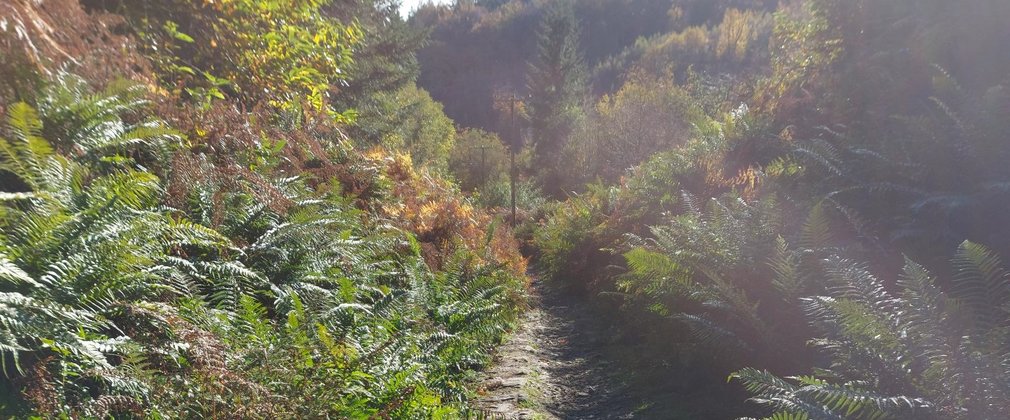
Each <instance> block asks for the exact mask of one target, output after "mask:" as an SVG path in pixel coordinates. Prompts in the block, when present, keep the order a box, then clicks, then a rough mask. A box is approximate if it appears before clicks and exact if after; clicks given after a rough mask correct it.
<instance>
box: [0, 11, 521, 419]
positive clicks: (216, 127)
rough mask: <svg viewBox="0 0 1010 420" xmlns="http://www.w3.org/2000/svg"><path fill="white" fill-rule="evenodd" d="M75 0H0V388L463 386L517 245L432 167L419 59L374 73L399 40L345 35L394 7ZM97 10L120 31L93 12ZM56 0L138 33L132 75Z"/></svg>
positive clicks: (314, 405) (349, 410) (501, 313)
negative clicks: (88, 46) (118, 69)
mask: <svg viewBox="0 0 1010 420" xmlns="http://www.w3.org/2000/svg"><path fill="white" fill-rule="evenodd" d="M83 3H84V4H83V5H78V4H77V3H76V2H52V3H49V2H43V3H38V2H15V3H14V5H13V6H6V5H5V6H3V7H4V8H5V10H4V11H5V13H9V14H5V15H4V16H3V19H5V20H4V21H5V22H6V23H5V24H4V26H3V28H4V32H3V40H4V44H3V45H4V50H3V55H4V57H5V60H6V57H10V58H11V60H15V59H17V60H19V61H16V62H17V63H20V65H21V66H22V67H18V68H17V69H16V70H17V71H18V72H20V73H19V74H26V75H29V76H30V77H19V78H13V79H7V80H6V82H5V83H7V85H5V90H4V96H3V98H2V99H3V100H2V102H0V104H2V106H0V109H2V113H3V118H4V121H5V124H4V129H3V130H2V133H3V134H2V136H0V171H2V175H0V176H2V180H3V181H2V182H3V188H2V190H3V192H2V193H0V264H2V269H0V368H2V370H3V374H4V376H3V379H2V380H0V389H2V392H0V393H2V395H3V397H2V398H0V413H3V414H2V415H3V416H5V417H6V416H30V415H35V414H38V415H42V416H46V417H48V416H54V417H71V418H81V417H85V418H106V417H116V418H135V417H152V418H199V417H209V418H218V417H222V416H227V417H242V418H292V417H336V418H369V417H378V418H439V417H459V416H462V415H463V413H465V412H466V411H467V410H469V408H468V405H467V401H468V399H469V397H470V395H471V394H472V391H471V390H470V388H469V385H468V384H469V381H471V378H472V376H473V374H474V373H473V372H474V371H476V370H479V369H481V368H482V367H483V366H484V365H486V364H487V363H488V362H489V361H490V360H491V359H490V357H491V354H492V352H493V350H494V348H495V346H496V345H497V344H498V343H499V342H500V341H501V340H502V338H503V337H504V335H505V334H506V332H507V330H508V329H509V328H510V327H511V326H512V325H513V323H514V321H515V320H516V318H517V315H518V314H519V312H520V310H521V309H522V308H523V307H524V305H525V287H526V283H527V281H526V277H525V276H526V269H525V266H526V261H525V259H524V258H523V257H522V256H521V255H520V254H519V252H518V248H517V243H516V242H515V240H514V239H512V236H511V233H510V229H509V227H508V226H507V225H505V224H503V223H501V222H500V221H498V220H496V218H495V216H493V215H492V214H490V213H488V212H487V211H485V210H483V209H482V208H481V207H479V206H477V204H476V203H475V202H473V200H471V199H469V198H467V197H465V196H464V195H463V194H461V193H460V191H459V188H458V187H456V186H455V185H454V184H453V183H451V182H449V181H446V180H444V179H442V178H441V176H442V174H444V173H445V172H446V170H447V163H448V160H449V154H450V153H449V151H450V149H451V148H452V141H453V139H454V138H455V129H454V127H453V123H452V122H451V121H450V120H448V119H447V118H446V117H445V116H444V115H442V113H441V109H440V107H439V106H438V105H437V104H436V103H434V102H432V101H431V100H430V98H428V96H427V94H426V93H424V92H423V91H422V90H420V89H418V88H416V87H415V86H413V84H412V83H411V82H410V80H411V79H412V77H413V76H410V75H409V72H411V71H413V72H416V67H415V68H414V69H413V70H411V68H409V67H408V68H402V69H400V70H402V71H404V72H406V73H407V75H406V76H405V77H403V78H402V80H400V79H398V78H395V77H391V76H388V74H386V76H388V77H386V78H385V79H383V78H382V77H379V76H377V75H376V74H377V73H380V71H379V70H378V69H379V68H381V67H382V66H390V67H395V66H396V65H397V64H396V63H391V61H395V60H388V59H386V58H385V57H382V56H375V55H368V54H363V58H362V57H358V58H356V57H355V56H354V51H356V50H357V49H359V46H360V45H362V43H364V42H366V40H367V39H368V37H367V35H368V34H373V35H374V36H376V37H377V38H378V37H380V36H379V35H378V34H379V33H381V34H382V35H383V36H385V37H386V38H383V39H385V40H386V42H390V43H395V42H397V41H396V36H394V35H392V34H390V33H389V32H384V31H386V30H387V29H390V28H393V29H403V28H405V26H404V25H403V23H402V21H400V24H399V25H400V26H395V25H392V24H388V23H387V24H384V25H378V24H377V22H378V21H379V19H376V18H375V16H376V15H377V14H380V13H383V12H382V11H383V10H385V12H384V13H385V14H383V16H384V19H385V18H388V17H390V16H394V17H395V16H397V15H396V14H395V10H394V9H389V8H388V7H387V8H385V9H383V8H381V7H385V6H381V5H375V4H372V3H371V2H362V4H361V5H356V7H357V8H353V9H352V8H350V5H348V7H347V8H344V7H338V6H340V5H338V4H337V3H338V2H327V1H318V2H254V1H247V2H208V3H206V4H202V3H199V2H118V1H117V2H100V1H99V2H83ZM61 8H62V10H60V9H61ZM85 8H86V9H87V10H90V11H91V12H92V13H93V14H88V13H87V12H86V11H85ZM103 10H104V11H108V12H111V13H115V14H119V15H121V17H120V18H119V20H118V21H117V22H118V25H121V26H119V27H118V28H117V29H116V31H117V33H118V34H119V35H117V36H112V35H111V33H108V32H103V31H104V30H106V29H103V26H102V25H101V24H99V23H93V22H92V21H91V19H110V20H112V19H113V17H112V16H114V15H106V14H103V13H105V12H102V11H103ZM391 10H392V11H391ZM355 11H357V12H360V15H354V14H353V13H354V12H355ZM61 12H62V13H61ZM338 12H341V13H352V14H351V15H345V14H341V13H338ZM366 12H367V13H366ZM52 16H70V17H73V18H74V19H78V20H80V22H78V23H79V24H80V27H78V28H75V30H78V31H81V32H83V33H89V34H90V35H91V36H94V37H95V38H93V42H96V43H100V42H101V41H100V39H106V40H108V41H109V42H112V40H122V39H129V40H131V41H130V42H133V43H135V44H133V45H136V46H137V48H136V49H135V50H133V51H132V52H130V51H127V53H128V54H127V55H128V57H129V59H130V60H132V61H131V62H138V63H143V66H136V67H131V69H133V70H134V71H136V72H138V73H140V74H139V75H137V74H126V75H127V76H133V77H134V78H135V79H138V80H139V81H140V82H132V81H127V80H124V79H120V78H116V77H114V75H108V77H109V78H104V76H102V74H103V72H101V71H98V70H96V68H106V69H108V68H114V67H115V66H117V65H121V64H123V63H121V62H116V61H115V60H116V59H118V58H119V56H111V57H107V58H110V60H112V61H113V62H112V63H100V62H97V63H96V62H94V61H91V60H79V61H77V60H75V61H70V60H69V59H70V57H68V56H66V55H64V54H61V51H62V49H63V48H71V47H79V46H77V45H76V44H61V42H62V41H61V40H62V38H64V37H63V36H60V37H57V38H53V37H51V36H50V34H51V33H52V32H50V31H52V30H59V29H58V28H57V27H56V26H54V25H62V24H65V23H66V22H61V21H59V20H52V19H50V20H46V19H47V18H51V17H52ZM397 19H398V17H397ZM390 30H392V29H390ZM403 33H410V34H413V32H403ZM415 35H416V34H415ZM103 37H104V38H103ZM124 37H125V38H124ZM69 42H75V40H71V41H69ZM418 44H419V41H416V40H415V39H413V38H410V39H406V38H405V39H403V44H402V45H403V48H404V49H405V51H407V53H408V54H412V50H411V48H415V47H416V45H418ZM40 47H44V48H40ZM364 50H366V51H367V50H368V49H367V48H364ZM97 51H101V50H100V49H96V50H95V52H97ZM373 53H374V52H373ZM19 57H20V58H19ZM369 59H372V60H376V61H375V62H372V63H366V62H363V61H361V60H369ZM380 59H386V60H385V61H378V60H380ZM126 65H129V62H128V63H126ZM102 66H105V67H102ZM75 73H76V74H79V75H81V76H78V75H76V74H75ZM371 76H374V77H371ZM370 77H371V78H370ZM369 83H371V84H369ZM364 85H367V87H366V86H364ZM345 89H346V90H348V91H349V92H348V93H347V94H346V95H344V94H343V91H344V90H345ZM360 104H372V105H371V106H372V107H373V108H368V109H362V110H360V111H355V110H353V109H351V108H349V106H357V105H360ZM383 104H389V105H383ZM376 106H379V107H382V106H387V107H392V108H394V109H396V110H397V111H398V112H385V110H384V109H382V108H379V111H374V109H375V108H374V107H376ZM418 106H420V108H418ZM355 121H361V123H360V124H358V125H354V126H350V127H353V128H348V127H349V126H348V124H355ZM347 133H355V134H361V137H360V138H358V139H351V138H349V137H348V134H347ZM362 133H364V134H362ZM356 145H357V146H359V147H360V149H356V148H355V146H356ZM361 150H367V153H363V152H362V151H361Z"/></svg>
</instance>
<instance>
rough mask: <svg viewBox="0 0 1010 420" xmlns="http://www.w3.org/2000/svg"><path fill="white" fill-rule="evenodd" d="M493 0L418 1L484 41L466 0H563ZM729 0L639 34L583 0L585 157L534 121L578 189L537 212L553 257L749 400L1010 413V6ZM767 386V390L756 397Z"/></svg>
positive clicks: (506, 23)
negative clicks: (1009, 215) (627, 36)
mask: <svg viewBox="0 0 1010 420" xmlns="http://www.w3.org/2000/svg"><path fill="white" fill-rule="evenodd" d="M474 3H475V4H474V5H470V6H468V7H467V8H461V7H455V8H452V7H448V8H442V9H438V10H440V13H442V15H441V16H440V17H439V19H437V20H433V19H432V16H433V14H434V13H435V10H436V8H430V10H428V11H422V13H419V14H418V15H417V16H416V17H415V19H417V21H418V22H423V23H424V24H426V25H432V24H434V25H435V27H436V30H435V32H434V33H433V37H435V38H436V39H440V40H443V42H446V43H450V44H451V43H454V42H458V44H456V45H460V46H461V47H463V48H471V47H470V45H472V44H471V42H472V39H470V40H467V39H464V38H463V36H462V35H457V34H458V32H457V33H452V32H448V30H449V29H451V28H457V29H458V28H459V24H458V23H457V22H456V21H455V20H453V19H454V18H460V17H462V16H470V17H474V16H476V19H480V20H481V21H482V22H483V21H487V20H490V17H491V16H498V15H503V16H512V18H510V19H511V20H509V19H504V20H502V19H498V20H493V22H494V23H495V25H498V26H496V27H495V29H494V30H495V31H497V33H500V34H503V35H504V34H510V33H512V32H513V31H523V30H527V29H528V28H530V26H529V25H528V24H527V23H524V22H525V20H520V19H519V18H518V17H517V16H528V15H526V14H523V13H527V14H532V15H536V16H540V20H541V21H542V22H547V21H549V20H550V19H553V17H552V16H553V14H552V13H554V12H552V11H553V10H556V9H555V8H552V6H551V4H552V3H555V2H519V1H513V2H505V5H498V4H493V5H492V4H487V3H486V2H474ZM561 3H564V2H561ZM618 3H622V2H617V1H615V2H612V4H611V5H610V6H609V7H612V8H613V10H614V16H616V15H618V14H619V13H618V12H617V11H616V10H617V9H618V8H619V7H622V6H618ZM632 3H635V6H633V7H632V8H634V7H643V8H647V7H650V5H652V6H654V4H653V3H652V2H647V1H642V2H632ZM705 3H706V4H705V5H704V6H702V5H701V4H700V3H699V2H692V1H672V2H666V3H665V4H664V6H665V7H666V15H667V18H668V20H667V22H664V23H658V24H657V23H654V22H653V21H652V20H651V18H652V16H650V17H643V18H641V20H640V22H641V23H642V32H640V33H638V34H637V35H635V37H637V40H635V41H633V42H632V41H631V40H628V41H625V42H623V43H622V45H623V46H622V47H621V48H620V49H617V50H614V49H611V46H612V44H607V43H601V42H599V41H598V40H594V39H593V37H591V36H588V35H586V33H588V32H598V31H606V30H608V29H602V28H610V26H609V23H610V20H608V19H607V18H603V17H600V16H599V15H593V14H591V13H589V12H588V10H591V9H592V8H593V7H596V6H599V5H600V4H602V3H597V2H594V3H593V5H576V6H575V7H574V12H573V14H574V15H575V16H577V17H578V21H579V24H580V27H579V29H578V31H579V33H580V34H581V35H580V36H579V37H578V42H579V46H578V50H579V51H581V54H582V57H583V58H584V64H585V66H586V68H587V69H589V71H590V73H589V74H590V75H591V77H590V78H589V84H590V85H589V86H590V89H589V90H588V91H589V92H591V93H589V94H587V95H586V96H585V97H583V99H582V100H583V101H584V103H585V105H584V106H583V108H582V109H581V110H579V113H580V114H578V117H576V118H571V119H569V121H572V123H571V124H570V127H572V128H571V129H570V130H569V131H568V132H567V135H562V136H560V137H561V142H562V143H563V144H564V146H563V147H564V149H563V150H564V151H563V158H561V162H563V164H562V165H561V167H545V166H546V165H544V164H543V163H542V162H545V161H551V160H550V158H549V156H546V154H548V153H546V152H543V151H541V150H539V148H538V147H537V145H538V142H540V141H542V140H540V139H541V137H538V136H548V137H552V136H553V137H557V136H558V135H557V134H556V133H554V132H552V131H551V130H549V129H547V128H545V127H544V126H543V124H540V125H538V124H537V122H538V118H546V116H545V115H543V114H538V113H537V112H534V113H533V114H532V115H531V116H530V118H529V122H528V124H529V127H530V135H529V137H528V138H527V141H530V142H533V143H534V147H532V148H531V149H530V150H529V152H528V153H530V154H532V155H533V158H532V159H531V160H530V161H529V162H528V163H526V166H524V168H523V174H522V177H523V178H525V179H531V180H538V181H540V182H541V183H542V184H544V187H545V189H546V190H547V191H553V192H554V195H555V196H557V195H558V194H561V195H562V196H563V199H562V200H560V201H558V202H549V203H547V204H546V205H544V206H543V207H542V210H541V211H542V214H543V215H544V216H543V217H542V218H541V220H540V221H539V222H536V223H532V222H531V223H529V225H532V226H533V227H531V228H525V229H529V230H531V231H532V232H533V234H532V236H529V237H528V238H529V239H530V240H531V244H532V246H533V249H534V257H535V259H536V260H535V262H536V267H537V269H538V272H539V273H540V274H541V275H543V276H544V277H546V278H548V279H550V280H552V281H553V283H554V284H555V285H557V286H559V287H565V288H567V290H568V291H569V293H584V294H586V295H587V296H588V299H589V300H590V301H591V302H595V303H597V304H598V305H599V306H600V307H601V308H602V309H601V310H602V311H605V312H606V311H614V312H617V315H620V318H618V319H619V320H618V321H616V322H626V323H628V324H629V325H627V326H625V328H627V329H631V330H636V331H641V332H642V333H641V334H638V335H636V336H635V337H646V339H648V340H651V341H653V342H654V346H655V347H656V349H657V350H656V352H655V355H656V357H657V360H655V361H654V366H655V367H656V368H657V369H663V367H662V366H664V364H667V363H671V362H670V360H671V359H673V360H679V362H674V364H676V365H677V367H676V368H674V369H672V370H671V372H675V373H671V374H676V375H688V376H690V377H694V378H697V377H711V378H712V380H711V381H710V382H706V381H703V380H702V381H699V382H697V384H696V387H698V388H701V389H703V390H702V391H700V392H699V394H705V397H704V398H714V399H716V400H720V401H722V403H725V404H728V405H733V404H736V407H738V408H737V410H736V411H735V413H737V414H738V415H746V414H747V413H752V414H758V415H766V416H770V418H778V419H808V418H997V417H999V416H1000V415H1001V414H998V413H997V411H995V410H1000V409H1001V408H1002V407H1006V405H1007V403H1006V400H1007V398H1008V395H1010V392H1008V391H1010V389H1008V382H1007V371H1006V360H1007V357H1008V354H1010V344H1008V343H1007V342H1006V337H1005V331H1004V330H1005V328H1006V325H1005V323H1004V321H1003V318H1004V317H1005V316H1006V312H1005V309H1006V308H1005V304H1004V300H1005V299H1004V298H1002V297H1000V296H1004V294H1005V293H1006V287H1007V286H1006V285H1007V281H1008V278H1007V274H1006V272H1005V271H1004V269H1003V265H1002V263H1001V262H1000V260H1001V259H1004V260H1005V258H1006V256H1007V253H1008V252H1010V247H1008V243H1007V241H1006V238H1007V237H1008V235H1007V234H1008V233H1010V232H1008V229H1007V227H1008V226H1010V224H1008V223H1007V221H1006V218H1005V215H1004V213H1005V212H1004V211H1002V210H1001V209H1003V208H1005V207H1006V205H1007V203H1008V202H1010V201H1008V198H1010V197H1008V196H1007V194H1006V192H1007V189H1006V188H1005V185H1006V182H1007V181H1008V177H1007V174H1006V173H1005V172H1006V171H1005V169H1006V165H1004V164H1003V162H1005V161H1006V158H1007V156H1006V154H1007V153H1010V148H1008V147H1007V142H1006V137H1007V133H1008V132H1010V131H1008V129H1010V127H1008V126H1007V124H1006V122H1007V121H1010V119H1008V117H1010V113H1008V110H1010V108H1008V107H1007V104H1008V102H1007V95H1006V93H1005V90H1006V83H1007V75H1008V74H1010V62H1008V61H1007V60H1006V57H1005V55H999V54H996V53H995V52H996V51H999V50H1000V47H999V43H1001V42H1007V41H1010V32H1008V30H1007V27H1006V26H1005V25H1001V24H999V23H998V22H1000V21H1001V19H1005V18H1007V17H1010V8H1008V7H1007V5H1006V4H1004V3H1001V2H992V1H984V0H972V1H964V2H941V1H926V2H922V1H877V0H861V1H836V0H806V1H789V2H785V1H780V2H746V1H740V2H732V1H727V2H721V1H720V2H705ZM602 7H604V8H606V7H608V6H606V5H604V6H602ZM516 10H521V12H518V11H516ZM506 11H507V13H508V14H507V15H505V13H506ZM446 16H449V17H446ZM524 19H529V18H528V17H524ZM653 25H657V26H653ZM482 30H485V31H486V30H487V29H486V28H482ZM442 31H445V32H442ZM471 33H478V32H476V31H474V32H471ZM545 33H548V32H545V31H541V32H540V35H539V37H540V38H539V39H544V36H545V35H544V34H545ZM548 34H549V33H548ZM621 36H623V33H622V32H620V31H616V32H615V33H614V37H615V38H619V37H621ZM534 39H536V38H534ZM485 45H487V44H485ZM527 45H535V44H532V43H528V44H527ZM541 45H543V43H542V42H541ZM440 48H441V47H435V48H432V49H431V50H430V51H431V52H430V53H431V54H434V53H437V52H439V51H441V50H440ZM526 51H527V52H526V54H525V55H524V57H525V59H526V61H528V62H530V63H533V65H536V64H538V63H541V62H543V60H542V59H541V58H539V57H538V53H537V50H536V49H532V48H530V47H528V48H527V49H526ZM427 54H429V53H427V52H426V53H423V54H421V55H420V57H421V61H422V67H423V66H425V60H428V59H429V57H430V56H429V55H427ZM451 65H452V64H451V63H442V64H438V65H433V66H434V67H432V68H438V69H443V68H444V67H446V66H451ZM534 69H535V68H534ZM531 74H532V75H537V73H536V72H533V73H531ZM512 80H513V79H510V78H501V79H500V83H501V86H512V87H513V89H517V90H519V91H520V92H521V93H522V95H528V96H529V100H528V101H529V104H537V103H538V101H542V100H544V99H543V98H542V96H544V94H543V93H542V92H539V91H538V90H537V89H526V90H523V89H522V88H521V87H519V88H516V87H515V86H516V85H515V84H514V82H513V81H512ZM422 82H423V83H422V85H425V86H431V88H432V89H433V90H436V91H437V93H436V97H439V98H440V99H442V100H444V101H446V102H449V103H450V105H447V107H446V109H447V110H450V116H457V115H458V118H460V120H462V121H466V122H468V123H471V124H475V125H482V124H487V121H493V120H484V119H481V118H479V117H474V116H472V115H470V114H462V113H461V114H456V115H454V112H456V111H455V108H454V105H452V103H454V102H456V101H455V99H454V97H453V92H452V91H451V90H448V91H447V90H444V89H443V86H442V85H441V84H439V83H438V81H437V80H428V79H422ZM531 87H535V86H531ZM468 100H473V99H472V98H470V99H466V100H460V101H459V103H464V102H465V101H468ZM541 108H542V107H541ZM526 109H534V110H535V109H537V106H533V107H531V108H526ZM552 153H553V152H552ZM538 154H545V156H538ZM544 159H547V160H544ZM548 173H551V174H555V173H556V174H557V175H552V176H551V177H545V176H544V174H548ZM520 231H524V230H523V229H520ZM979 317H981V318H979ZM983 319H984V320H983ZM734 372H735V373H734ZM727 376H730V377H731V378H732V380H731V381H730V383H729V384H728V385H726V384H720V382H721V380H722V379H724V378H726V377H727ZM741 387H742V388H743V389H745V390H747V391H748V392H750V393H752V395H753V399H752V400H751V404H746V403H744V402H743V401H739V400H738V401H737V402H733V400H731V398H732V395H734V394H733V393H734V392H736V391H737V390H739V389H740V388H741ZM657 394H659V395H662V392H658V393H657ZM713 394H716V395H719V394H722V395H723V396H722V397H718V396H716V397H713ZM668 395H671V396H670V397H669V398H680V397H678V396H676V393H674V392H672V391H671V392H670V393H669V394H668ZM712 413H725V411H719V409H717V408H715V407H713V410H712ZM652 414H654V415H656V416H658V417H662V414H661V413H652Z"/></svg>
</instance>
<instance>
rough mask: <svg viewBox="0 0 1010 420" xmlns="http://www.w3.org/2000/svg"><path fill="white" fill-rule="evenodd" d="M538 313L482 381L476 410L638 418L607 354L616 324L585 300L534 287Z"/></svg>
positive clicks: (502, 351)
mask: <svg viewBox="0 0 1010 420" xmlns="http://www.w3.org/2000/svg"><path fill="white" fill-rule="evenodd" d="M533 293H534V296H532V301H533V302H532V308H531V309H530V310H529V311H528V312H527V313H526V314H525V317H524V319H523V322H522V324H521V326H520V327H519V329H518V330H517V331H516V332H515V333H514V335H513V336H512V337H510V339H509V340H508V341H507V342H506V343H505V344H504V345H503V346H502V348H501V349H500V352H499V354H498V356H497V358H496V361H495V364H494V365H493V366H492V367H491V368H490V369H489V370H488V371H486V372H485V373H484V377H483V380H482V381H481V382H480V385H479V387H478V392H479V394H480V396H479V398H478V400H477V407H478V408H479V409H481V410H483V411H484V412H485V413H488V414H490V415H492V416H494V417H499V416H500V417H504V418H508V419H516V418H518V419H622V418H632V417H633V415H634V413H635V407H636V405H637V404H638V403H637V401H636V400H635V399H634V398H632V397H629V396H628V394H629V393H628V392H626V391H627V388H628V385H627V384H626V383H625V381H624V380H623V379H622V378H621V377H619V376H618V375H617V373H618V372H619V371H620V369H619V368H617V367H616V366H613V363H614V362H613V361H612V360H610V359H609V358H608V357H607V356H605V355H604V354H603V353H602V352H601V351H602V349H603V348H605V347H607V343H608V342H609V341H608V340H609V339H610V337H612V336H613V331H611V330H610V329H611V328H613V327H611V326H607V324H606V323H605V322H603V320H601V319H600V318H599V316H597V315H596V314H594V313H593V312H592V311H591V310H590V309H588V308H587V306H586V305H585V304H584V302H582V300H581V299H580V298H577V297H570V296H566V295H565V294H563V293H560V292H557V291H552V290H549V289H547V288H546V287H544V285H543V284H541V283H540V282H539V281H537V282H535V283H534V285H533Z"/></svg>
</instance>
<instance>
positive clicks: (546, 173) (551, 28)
mask: <svg viewBox="0 0 1010 420" xmlns="http://www.w3.org/2000/svg"><path fill="white" fill-rule="evenodd" d="M549 7H550V9H549V10H548V11H547V12H546V14H545V15H544V17H543V20H542V21H541V24H540V30H539V32H538V34H537V56H536V59H535V61H534V62H532V63H530V65H529V70H528V72H527V82H526V83H527V89H529V92H530V104H529V119H530V125H531V128H532V130H533V133H532V134H533V138H532V142H533V147H534V159H535V161H534V164H535V165H536V170H537V171H538V172H539V173H540V174H541V181H542V182H543V184H544V186H545V188H546V189H547V190H548V191H550V192H553V193H558V192H559V187H560V185H559V184H560V182H559V181H560V177H559V175H560V174H559V171H558V167H559V164H560V163H561V162H560V156H561V151H562V149H563V148H564V145H565V141H566V140H567V137H568V135H569V133H570V132H571V130H572V127H573V126H574V123H575V121H576V120H577V119H578V118H579V117H580V116H581V115H582V111H583V102H584V98H585V92H586V70H585V63H584V62H583V58H582V53H581V51H580V47H579V23H578V20H577V19H576V17H575V12H574V9H573V7H572V4H571V3H570V2H567V1H564V2H556V3H554V4H553V5H551V6H549Z"/></svg>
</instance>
